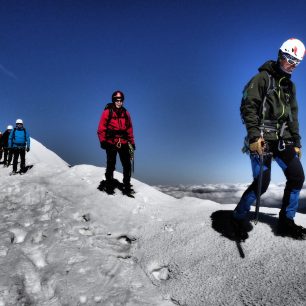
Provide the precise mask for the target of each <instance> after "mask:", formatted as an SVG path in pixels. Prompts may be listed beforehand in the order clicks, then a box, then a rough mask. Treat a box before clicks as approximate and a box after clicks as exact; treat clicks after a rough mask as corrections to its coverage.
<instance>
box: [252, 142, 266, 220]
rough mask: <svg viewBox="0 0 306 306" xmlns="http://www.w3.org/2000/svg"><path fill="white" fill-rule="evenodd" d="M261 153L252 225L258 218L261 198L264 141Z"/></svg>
mask: <svg viewBox="0 0 306 306" xmlns="http://www.w3.org/2000/svg"><path fill="white" fill-rule="evenodd" d="M261 147H262V151H261V153H258V154H259V174H258V180H257V194H256V206H255V221H254V224H255V225H256V224H257V222H258V218H259V207H260V196H261V187H262V174H263V166H264V154H265V153H264V149H265V142H264V140H263V141H262V142H261Z"/></svg>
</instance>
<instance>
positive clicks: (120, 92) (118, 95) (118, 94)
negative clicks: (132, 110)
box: [112, 90, 124, 102]
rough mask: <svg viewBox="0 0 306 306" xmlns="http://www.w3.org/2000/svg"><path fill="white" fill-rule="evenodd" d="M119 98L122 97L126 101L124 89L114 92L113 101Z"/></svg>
mask: <svg viewBox="0 0 306 306" xmlns="http://www.w3.org/2000/svg"><path fill="white" fill-rule="evenodd" d="M117 98H121V99H122V101H124V94H123V92H122V91H120V90H116V91H115V92H114V93H113V94H112V102H115V101H116V99H117Z"/></svg>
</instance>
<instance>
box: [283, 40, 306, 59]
mask: <svg viewBox="0 0 306 306" xmlns="http://www.w3.org/2000/svg"><path fill="white" fill-rule="evenodd" d="M280 50H281V51H282V52H284V53H287V54H289V55H291V56H293V57H295V58H297V59H298V60H300V61H301V60H303V58H304V55H305V46H304V44H303V43H302V42H301V41H300V40H299V39H296V38H290V39H288V40H286V41H285V42H284V43H283V44H282V45H281V47H280Z"/></svg>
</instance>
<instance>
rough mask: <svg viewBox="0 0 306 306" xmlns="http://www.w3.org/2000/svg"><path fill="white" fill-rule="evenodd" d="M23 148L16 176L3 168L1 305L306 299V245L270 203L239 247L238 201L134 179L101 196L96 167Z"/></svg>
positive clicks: (195, 305)
mask: <svg viewBox="0 0 306 306" xmlns="http://www.w3.org/2000/svg"><path fill="white" fill-rule="evenodd" d="M32 143H33V146H32V149H31V151H30V152H29V154H27V162H28V163H31V164H33V165H34V166H33V168H32V169H29V171H28V172H27V173H26V174H25V175H15V176H9V175H8V174H9V171H10V169H7V168H3V169H0V210H1V214H0V305H9V306H10V305H40V306H47V305H48V306H60V305H90V306H92V305H106V306H110V305H130V306H132V305H133V306H134V305H139V306H143V305H156V306H170V305H187V306H202V305H207V306H215V305H305V302H306V284H305V272H304V271H305V269H304V267H305V264H306V256H305V255H306V254H305V253H306V248H305V243H306V242H305V241H296V240H293V239H290V238H284V237H279V236H277V235H276V224H277V214H278V209H276V208H262V209H261V214H260V222H259V223H258V224H257V225H256V226H253V229H252V231H250V233H249V236H250V237H249V239H247V240H246V242H244V243H238V242H236V241H234V240H232V239H231V238H230V237H228V236H227V232H226V226H225V225H226V224H227V223H228V220H229V216H230V215H231V210H232V209H233V208H234V207H235V205H221V204H218V203H215V202H213V201H207V200H201V199H196V198H191V197H185V198H182V199H175V198H173V197H171V196H168V195H165V194H163V193H161V192H160V191H158V190H156V189H155V188H153V187H150V186H148V185H146V184H143V183H142V182H140V181H137V180H135V179H133V180H132V184H133V185H134V189H135V191H136V194H135V198H134V199H133V198H128V197H126V196H124V195H122V194H121V192H120V191H118V190H117V191H116V194H115V195H112V196H109V195H107V194H105V193H104V192H101V191H99V190H98V189H97V187H98V186H99V183H100V181H101V180H102V179H103V177H104V172H105V169H104V168H101V167H95V166H90V165H78V166H74V167H71V168H70V167H68V165H67V163H65V162H64V161H63V160H61V159H60V157H58V156H57V155H56V154H54V153H53V152H51V151H50V150H48V149H47V148H46V147H44V146H43V145H41V144H40V143H39V142H37V141H35V140H34V139H33V140H32ZM115 177H116V178H117V179H118V180H119V181H121V180H122V174H121V173H118V172H116V173H115ZM296 221H297V223H300V224H302V225H304V226H305V225H306V222H305V217H304V216H303V215H301V214H298V215H297V218H296Z"/></svg>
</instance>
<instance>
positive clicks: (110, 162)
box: [105, 144, 132, 185]
mask: <svg viewBox="0 0 306 306" xmlns="http://www.w3.org/2000/svg"><path fill="white" fill-rule="evenodd" d="M117 153H118V154H119V157H120V161H121V164H122V168H123V184H125V185H128V184H130V181H131V169H132V167H131V157H130V152H129V146H128V145H127V144H122V145H121V148H117V147H116V146H115V145H109V146H108V147H107V148H106V159H107V164H106V172H105V178H106V180H112V179H113V173H114V171H115V169H116V158H117Z"/></svg>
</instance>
